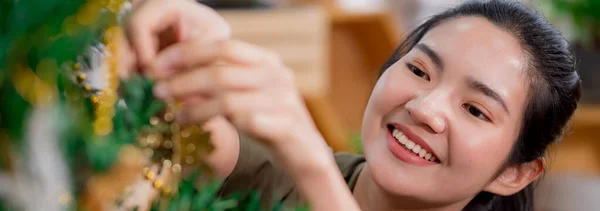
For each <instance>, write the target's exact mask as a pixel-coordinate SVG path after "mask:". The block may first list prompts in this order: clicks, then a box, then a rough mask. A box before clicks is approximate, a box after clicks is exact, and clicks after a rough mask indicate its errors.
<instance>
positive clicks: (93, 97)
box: [90, 95, 100, 104]
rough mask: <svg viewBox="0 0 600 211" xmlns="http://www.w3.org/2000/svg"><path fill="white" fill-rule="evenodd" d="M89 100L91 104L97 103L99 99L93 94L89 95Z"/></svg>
mask: <svg viewBox="0 0 600 211" xmlns="http://www.w3.org/2000/svg"><path fill="white" fill-rule="evenodd" d="M90 101H92V103H93V104H98V102H100V99H99V98H98V96H96V95H94V96H91V97H90Z"/></svg>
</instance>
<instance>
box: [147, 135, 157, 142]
mask: <svg viewBox="0 0 600 211" xmlns="http://www.w3.org/2000/svg"><path fill="white" fill-rule="evenodd" d="M156 139H157V138H156V134H154V133H150V134H148V136H146V142H148V145H153V144H154V142H155V141H156Z"/></svg>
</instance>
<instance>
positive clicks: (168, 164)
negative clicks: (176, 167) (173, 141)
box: [163, 160, 173, 168]
mask: <svg viewBox="0 0 600 211" xmlns="http://www.w3.org/2000/svg"><path fill="white" fill-rule="evenodd" d="M163 166H165V167H167V168H171V166H173V162H171V160H165V161H163Z"/></svg>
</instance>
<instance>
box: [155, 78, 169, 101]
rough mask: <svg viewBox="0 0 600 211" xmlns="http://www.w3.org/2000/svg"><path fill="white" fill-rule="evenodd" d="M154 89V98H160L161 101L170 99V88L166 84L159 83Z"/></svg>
mask: <svg viewBox="0 0 600 211" xmlns="http://www.w3.org/2000/svg"><path fill="white" fill-rule="evenodd" d="M152 89H153V90H152V91H153V92H154V96H156V97H158V98H159V99H162V100H167V99H169V87H168V86H167V84H165V83H164V82H159V83H157V84H156V85H154V87H153V88H152Z"/></svg>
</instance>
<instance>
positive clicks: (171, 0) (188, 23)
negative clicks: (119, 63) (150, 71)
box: [128, 0, 231, 67]
mask: <svg viewBox="0 0 600 211" xmlns="http://www.w3.org/2000/svg"><path fill="white" fill-rule="evenodd" d="M168 30H171V31H172V33H173V34H176V37H177V38H179V39H180V40H181V39H182V38H184V37H191V36H196V35H197V34H198V33H197V32H202V38H203V39H226V38H228V37H229V36H230V34H231V30H230V28H229V25H228V24H227V23H226V22H225V20H224V19H223V18H222V17H221V16H219V15H218V13H216V12H215V11H214V10H212V9H211V8H209V7H207V6H204V5H202V4H198V3H196V2H194V1H185V0H146V1H144V2H142V3H140V5H139V6H137V7H136V9H135V10H134V12H133V13H132V16H131V18H130V19H129V23H128V35H129V38H130V41H131V43H132V47H133V49H135V52H136V53H137V55H138V59H139V62H140V64H141V65H142V66H143V67H150V66H151V64H152V61H153V60H154V58H155V56H156V54H157V52H158V47H159V44H160V40H159V36H160V34H163V33H165V31H168ZM194 32H196V33H194Z"/></svg>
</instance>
